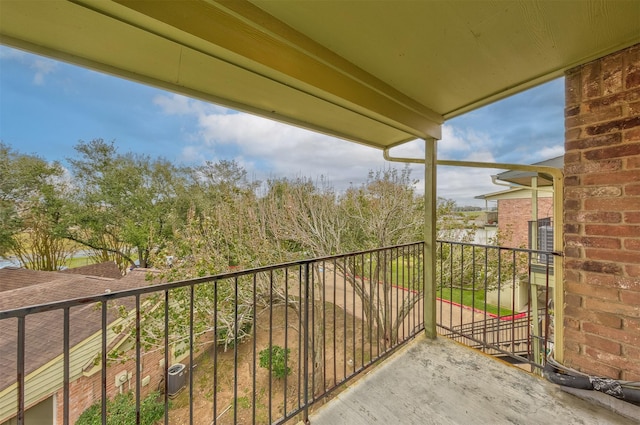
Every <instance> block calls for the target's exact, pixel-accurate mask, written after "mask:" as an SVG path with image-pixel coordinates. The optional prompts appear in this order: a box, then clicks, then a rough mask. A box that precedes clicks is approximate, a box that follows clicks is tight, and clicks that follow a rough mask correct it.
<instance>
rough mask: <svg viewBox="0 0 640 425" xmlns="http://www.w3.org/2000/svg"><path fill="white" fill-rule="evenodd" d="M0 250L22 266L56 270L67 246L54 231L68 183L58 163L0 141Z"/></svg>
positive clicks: (66, 251) (67, 248) (66, 255)
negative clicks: (14, 257) (23, 151)
mask: <svg viewBox="0 0 640 425" xmlns="http://www.w3.org/2000/svg"><path fill="white" fill-rule="evenodd" d="M0 175H1V176H2V178H0V224H1V225H0V255H2V254H7V253H8V254H13V255H15V256H16V257H17V258H18V260H19V261H20V263H21V264H22V266H23V267H27V268H32V269H36V270H57V269H59V268H60V266H62V265H63V264H64V262H65V261H66V259H67V258H68V256H69V254H70V251H69V247H68V244H66V243H65V240H64V239H63V238H61V237H59V236H58V235H57V233H56V227H57V226H58V224H59V222H60V219H61V214H62V211H63V210H64V208H63V206H64V204H65V203H64V201H63V199H65V197H66V194H67V192H68V191H67V190H66V189H67V184H66V183H65V181H64V169H63V168H62V167H61V166H60V164H58V163H56V162H54V163H49V162H47V161H45V160H44V159H42V158H40V157H38V156H36V155H27V154H23V153H19V152H17V151H14V150H13V149H12V148H10V147H9V146H8V145H6V144H3V143H0Z"/></svg>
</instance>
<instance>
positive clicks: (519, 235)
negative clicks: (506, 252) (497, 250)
mask: <svg viewBox="0 0 640 425" xmlns="http://www.w3.org/2000/svg"><path fill="white" fill-rule="evenodd" d="M552 216H553V198H538V218H546V217H552ZM529 221H531V199H530V198H520V199H499V200H498V232H499V236H498V237H499V240H500V245H503V246H508V247H512V248H526V247H527V244H528V242H529Z"/></svg>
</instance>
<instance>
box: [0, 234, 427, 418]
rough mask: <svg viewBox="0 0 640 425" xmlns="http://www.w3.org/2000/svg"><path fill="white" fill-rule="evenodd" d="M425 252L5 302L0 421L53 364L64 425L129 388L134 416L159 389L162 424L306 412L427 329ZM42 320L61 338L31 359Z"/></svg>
mask: <svg viewBox="0 0 640 425" xmlns="http://www.w3.org/2000/svg"><path fill="white" fill-rule="evenodd" d="M423 251H424V244H423V243H415V244H407V245H401V246H394V247H389V248H381V249H375V250H370V251H363V252H357V253H352V254H347V255H336V256H330V257H324V258H318V259H312V260H304V261H295V262H290V263H286V264H280V265H274V266H269V267H261V268H256V269H252V270H244V271H237V272H232V273H225V274H220V275H215V276H210V277H203V278H198V279H191V280H185V281H179V282H171V283H157V284H150V285H147V286H143V287H137V288H134V289H127V290H123V291H116V292H111V293H104V294H100V295H95V296H89V297H84V298H81V299H70V300H65V301H59V302H52V303H48V304H42V305H35V306H29V307H24V308H17V309H13V310H6V311H0V328H2V329H3V338H4V337H6V340H5V341H4V342H2V343H3V344H7V343H9V344H14V346H15V363H13V364H12V366H11V367H9V368H8V370H5V371H4V372H5V373H15V375H14V376H15V377H16V381H15V383H13V384H12V385H11V386H9V387H7V388H0V395H3V397H7V398H8V399H9V404H10V405H11V411H12V412H11V413H10V415H9V416H5V419H6V418H11V417H13V418H15V420H16V422H17V423H18V424H22V423H24V420H25V409H27V408H29V407H31V405H32V404H33V403H35V402H37V401H38V400H40V399H42V398H43V397H47V396H48V395H47V394H40V395H38V396H35V395H33V394H34V393H35V392H37V391H35V390H36V386H38V388H39V389H42V388H41V387H40V385H41V384H36V382H39V381H37V375H38V374H40V375H42V374H49V375H48V376H49V379H48V381H47V382H48V384H47V385H50V388H51V391H52V393H55V392H58V397H57V399H58V400H61V401H59V404H58V408H57V409H56V408H54V409H53V410H54V411H56V410H57V412H58V415H61V420H60V419H59V418H58V419H57V421H58V422H62V423H64V424H69V423H74V422H75V421H76V420H77V418H78V416H79V415H80V413H81V412H82V411H83V410H85V409H86V408H88V407H89V405H90V404H91V403H96V402H97V406H96V409H95V410H96V411H97V412H99V413H98V415H99V416H100V417H101V419H102V423H106V419H107V415H108V414H109V411H108V405H109V400H112V399H113V398H114V397H115V396H116V395H117V394H119V393H127V392H130V393H131V394H132V400H133V403H134V409H135V420H136V422H138V423H139V422H140V420H141V416H143V415H144V414H145V411H144V406H143V405H144V404H145V402H144V400H145V397H147V394H153V390H155V389H159V390H160V392H161V394H162V395H161V396H159V400H156V401H157V402H158V403H159V404H160V405H163V408H162V410H163V411H164V413H163V415H164V423H165V424H168V423H203V424H226V423H232V424H237V423H253V424H255V423H284V422H287V421H288V420H290V419H292V420H296V421H297V420H303V421H306V420H307V418H308V414H309V408H310V407H311V406H312V405H314V404H315V403H318V402H321V401H323V400H325V399H326V398H327V396H329V395H330V394H331V393H332V392H334V391H336V390H337V389H339V388H340V387H341V386H343V384H344V383H346V382H348V381H349V380H350V379H352V378H353V377H354V376H356V375H358V374H359V373H361V372H362V371H363V370H365V369H367V368H368V367H369V366H371V365H372V364H374V363H376V362H377V361H378V360H380V359H382V358H384V357H386V356H388V355H389V354H391V353H392V352H393V351H394V350H396V349H397V348H398V347H399V346H401V345H402V344H403V343H405V342H407V341H408V340H410V339H411V338H413V337H414V336H415V335H416V334H417V333H418V332H420V330H422V329H423V328H424V325H423V315H424V314H423V311H422V309H423V308H424V304H423V288H424V285H423ZM88 305H90V306H92V307H91V308H90V309H89V310H86V307H87V306H88ZM43 321H46V322H47V323H48V326H49V327H51V326H52V325H53V326H55V328H56V329H57V330H56V331H55V332H57V333H59V335H61V338H62V341H59V340H57V341H51V344H54V345H55V346H56V347H57V349H52V350H51V351H52V352H51V353H50V355H49V357H46V356H45V357H43V358H41V359H40V363H34V359H35V358H36V357H38V358H40V357H41V356H36V355H35V354H34V353H33V350H32V349H31V347H30V341H31V338H32V335H33V334H34V333H35V329H36V328H37V327H38V326H41V325H42V323H43ZM91 326H94V327H95V332H93V333H92V332H89V334H90V335H88V336H86V337H82V338H84V339H82V340H78V339H79V338H80V337H79V332H78V331H77V329H80V328H88V327H89V328H90V327H91ZM52 338H54V339H55V336H52ZM58 339H60V337H58ZM175 366H179V367H175ZM182 371H184V373H181V372H182ZM178 372H180V373H178ZM52 383H53V384H52ZM83 383H84V384H83ZM78 388H83V389H85V390H84V391H83V392H82V393H81V394H77V391H76V390H77V389H78ZM91 389H93V391H95V392H94V393H92V394H93V395H91V394H89V393H90V392H91V391H92V390H91ZM37 398H38V400H36V399H37ZM54 400H56V398H55V397H54ZM1 402H2V400H0V403H1ZM5 405H6V403H5ZM2 420H4V419H3V417H1V416H0V421H2Z"/></svg>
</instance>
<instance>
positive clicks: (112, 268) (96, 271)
mask: <svg viewBox="0 0 640 425" xmlns="http://www.w3.org/2000/svg"><path fill="white" fill-rule="evenodd" d="M60 273H71V274H82V275H85V276H100V277H110V278H113V279H120V278H121V277H122V273H121V272H120V269H119V268H118V265H117V264H116V263H115V261H105V262H103V263H98V264H89V265H87V266H81V267H74V268H72V269H65V270H61V271H60Z"/></svg>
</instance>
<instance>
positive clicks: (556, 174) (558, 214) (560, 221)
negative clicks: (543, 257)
mask: <svg viewBox="0 0 640 425" xmlns="http://www.w3.org/2000/svg"><path fill="white" fill-rule="evenodd" d="M428 145H429V144H428V143H427V146H428ZM434 145H435V143H434ZM393 147H394V146H391V147H388V148H385V149H383V156H384V159H385V160H387V161H391V162H403V163H410V164H425V169H426V168H428V167H427V165H428V162H427V160H428V158H429V156H430V154H429V151H428V150H427V151H426V153H425V159H424V160H423V159H419V158H399V157H392V156H391V155H390V154H389V150H390V149H391V148H393ZM434 158H435V155H434ZM435 163H436V164H437V165H444V166H452V167H471V168H499V169H504V170H515V171H532V172H536V173H538V174H547V175H549V176H551V177H552V179H553V188H554V190H553V251H554V254H555V255H554V256H553V270H554V275H555V285H554V288H553V298H554V306H555V310H554V316H553V319H554V323H553V325H554V326H553V327H554V358H555V359H556V360H557V361H558V362H560V363H563V362H564V327H563V324H564V281H563V279H564V270H563V261H562V257H564V254H563V252H562V249H560V248H562V246H563V245H562V244H563V239H562V236H563V235H562V229H563V227H564V216H563V214H564V209H563V205H562V202H561V201H562V194H563V192H564V173H563V172H562V170H560V169H558V168H554V167H547V166H537V165H520V164H507V163H499V162H498V163H492V162H476V161H450V160H436V161H435ZM433 168H434V169H435V167H433ZM426 177H427V173H426V171H425V178H426ZM433 185H434V186H435V176H433ZM426 193H427V182H426V181H425V202H426V198H427V196H426ZM433 196H434V198H435V189H433ZM434 208H435V205H434ZM433 220H434V224H433V231H434V232H435V209H434V212H433ZM425 230H426V225H425ZM426 236H427V235H425V237H426ZM433 237H434V239H435V234H434V235H433ZM425 245H426V240H425ZM433 246H434V248H435V242H434V245H433ZM433 255H434V258H433V263H432V265H433V272H434V274H433V278H434V279H435V249H434V252H433ZM426 260H427V259H426V257H425V261H426ZM425 268H426V267H425ZM425 278H426V270H425ZM429 284H431V285H433V290H434V299H433V301H434V306H433V310H434V314H435V285H434V282H431V283H429V282H427V281H426V280H425V293H426V291H427V286H426V285H429ZM429 301H430V300H429ZM427 305H428V304H427V299H425V316H426V314H427V313H426V310H427V308H426V307H427ZM426 326H427V321H426V317H425V328H426Z"/></svg>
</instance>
